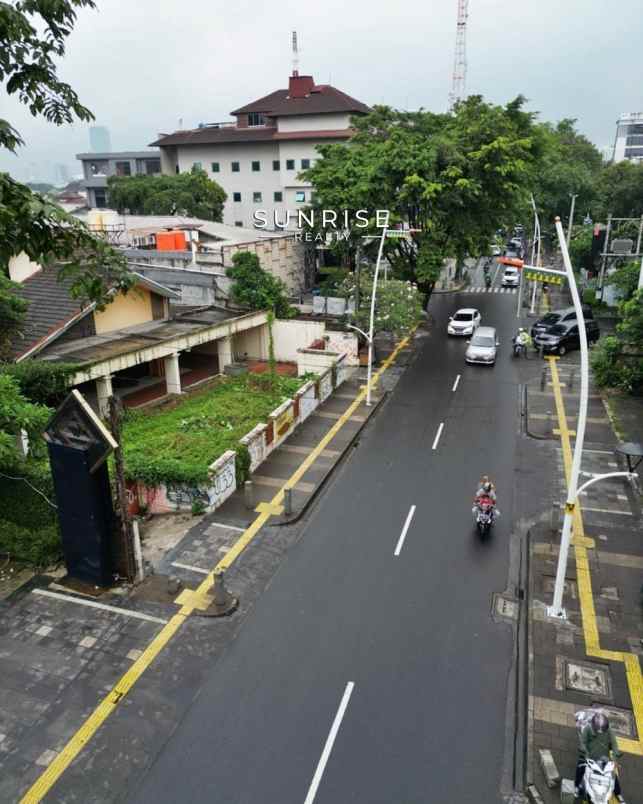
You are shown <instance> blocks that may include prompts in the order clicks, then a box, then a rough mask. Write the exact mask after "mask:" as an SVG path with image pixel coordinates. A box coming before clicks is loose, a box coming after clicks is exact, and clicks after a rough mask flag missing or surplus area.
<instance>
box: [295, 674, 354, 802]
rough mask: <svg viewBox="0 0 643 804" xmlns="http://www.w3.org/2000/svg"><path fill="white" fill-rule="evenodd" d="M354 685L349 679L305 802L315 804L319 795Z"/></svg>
mask: <svg viewBox="0 0 643 804" xmlns="http://www.w3.org/2000/svg"><path fill="white" fill-rule="evenodd" d="M354 687H355V684H354V683H353V682H352V681H349V682H348V684H347V685H346V689H345V690H344V695H343V696H342V700H341V703H340V704H339V709H338V710H337V714H336V715H335V720H334V721H333V725H332V726H331V728H330V732H329V734H328V738H327V739H326V745H325V746H324V750H323V751H322V755H321V757H320V758H319V762H318V764H317V769H316V770H315V775H314V776H313V780H312V782H311V783H310V787H309V788H308V795H307V796H306V800H305V801H304V804H313V801H314V800H315V796H316V795H317V788H318V787H319V783H320V782H321V778H322V776H323V775H324V769H325V767H326V763H327V762H328V757H329V756H330V752H331V751H332V750H333V743H334V742H335V738H336V737H337V732H338V731H339V727H340V726H341V725H342V719H343V718H344V714H345V712H346V707H347V706H348V702H349V701H350V698H351V695H352V694H353V688H354Z"/></svg>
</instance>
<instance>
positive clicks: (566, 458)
mask: <svg viewBox="0 0 643 804" xmlns="http://www.w3.org/2000/svg"><path fill="white" fill-rule="evenodd" d="M547 359H548V361H549V369H550V371H551V377H552V381H553V386H554V399H555V401H556V413H557V415H558V426H559V432H560V444H561V449H562V453H563V463H564V466H565V478H566V481H567V483H568V484H569V480H570V476H571V469H572V448H571V443H570V432H571V431H570V430H569V429H568V427H567V416H566V415H565V404H564V402H563V395H562V392H561V388H560V382H559V378H558V367H557V366H556V360H557V358H554V357H549V358H547ZM572 532H573V534H574V538H573V540H572V545H573V546H574V556H575V558H576V583H577V586H578V597H579V600H580V609H581V619H582V621H583V635H584V637H585V651H586V653H587V655H588V656H592V657H594V658H597V659H603V660H606V661H610V662H623V663H624V664H625V674H626V676H627V684H628V688H629V691H630V697H631V699H632V711H633V713H634V720H635V721H636V729H637V733H638V735H639V739H638V740H627V739H624V738H623V737H619V738H618V744H619V747H620V748H621V749H622V750H623V751H626V752H627V753H629V754H636V755H638V756H643V674H642V673H641V664H640V661H639V657H638V656H637V655H636V654H634V653H628V652H627V651H614V650H604V649H603V648H601V646H600V639H599V635H598V625H597V623H596V609H595V608H594V595H593V594H592V576H591V572H590V568H589V557H588V555H587V548H588V547H589V545H588V544H587V542H588V541H593V540H588V539H587V537H586V536H585V531H584V528H583V515H582V513H581V505H580V504H577V505H575V506H574V519H573V526H572ZM592 546H593V545H592Z"/></svg>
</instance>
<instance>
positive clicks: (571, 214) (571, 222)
mask: <svg viewBox="0 0 643 804" xmlns="http://www.w3.org/2000/svg"><path fill="white" fill-rule="evenodd" d="M577 198H578V193H576V195H572V205H571V208H570V210H569V225H568V226H567V249H569V243H570V240H571V239H572V226H573V225H574V207H575V206H576V199H577Z"/></svg>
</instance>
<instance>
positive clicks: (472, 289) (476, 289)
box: [464, 286, 518, 293]
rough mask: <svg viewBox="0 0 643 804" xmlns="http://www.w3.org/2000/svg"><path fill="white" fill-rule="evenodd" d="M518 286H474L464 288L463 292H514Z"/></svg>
mask: <svg viewBox="0 0 643 804" xmlns="http://www.w3.org/2000/svg"><path fill="white" fill-rule="evenodd" d="M517 291H518V288H488V287H485V286H475V287H470V288H466V289H465V290H464V293H516V292H517Z"/></svg>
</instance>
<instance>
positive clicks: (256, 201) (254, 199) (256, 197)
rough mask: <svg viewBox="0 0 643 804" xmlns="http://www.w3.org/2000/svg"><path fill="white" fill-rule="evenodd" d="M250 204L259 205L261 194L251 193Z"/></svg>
mask: <svg viewBox="0 0 643 804" xmlns="http://www.w3.org/2000/svg"><path fill="white" fill-rule="evenodd" d="M252 202H253V204H260V203H261V193H253V194H252Z"/></svg>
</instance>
